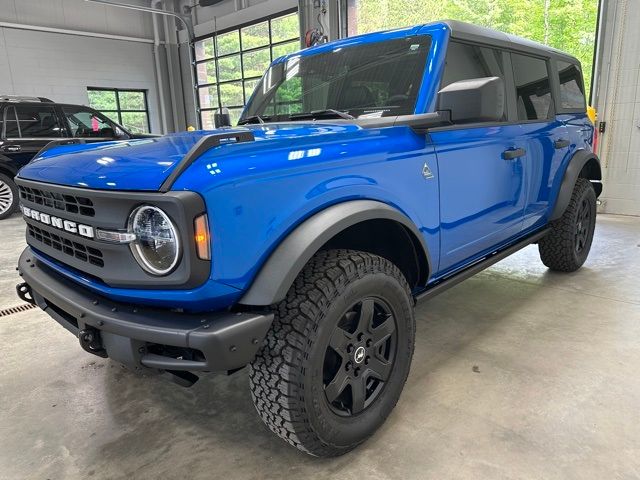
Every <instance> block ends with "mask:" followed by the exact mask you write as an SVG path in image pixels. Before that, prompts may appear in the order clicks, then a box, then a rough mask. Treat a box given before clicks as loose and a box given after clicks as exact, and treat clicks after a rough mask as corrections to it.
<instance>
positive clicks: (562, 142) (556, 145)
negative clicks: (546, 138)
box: [553, 138, 571, 149]
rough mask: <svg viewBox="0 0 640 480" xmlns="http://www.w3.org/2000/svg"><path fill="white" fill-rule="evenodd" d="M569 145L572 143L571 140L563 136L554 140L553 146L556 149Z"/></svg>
mask: <svg viewBox="0 0 640 480" xmlns="http://www.w3.org/2000/svg"><path fill="white" fill-rule="evenodd" d="M569 145H571V142H570V141H569V140H565V139H563V138H559V139H558V140H556V141H555V142H553V148H555V149H559V148H565V147H568V146H569Z"/></svg>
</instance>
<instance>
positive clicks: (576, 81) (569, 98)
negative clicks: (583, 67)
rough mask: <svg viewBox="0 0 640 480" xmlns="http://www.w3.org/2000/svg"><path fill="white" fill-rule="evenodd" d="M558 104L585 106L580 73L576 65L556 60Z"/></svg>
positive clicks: (563, 105) (563, 106) (574, 106)
mask: <svg viewBox="0 0 640 480" xmlns="http://www.w3.org/2000/svg"><path fill="white" fill-rule="evenodd" d="M558 74H559V76H560V105H561V106H562V108H581V109H584V108H585V99H584V85H583V84H582V73H581V72H580V69H579V68H578V66H577V65H574V64H572V63H568V62H558Z"/></svg>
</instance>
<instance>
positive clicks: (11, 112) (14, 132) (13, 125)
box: [5, 107, 20, 138]
mask: <svg viewBox="0 0 640 480" xmlns="http://www.w3.org/2000/svg"><path fill="white" fill-rule="evenodd" d="M5 122H6V124H7V130H6V131H5V138H20V127H19V126H18V121H17V119H16V108H15V107H8V108H7V110H6V111H5Z"/></svg>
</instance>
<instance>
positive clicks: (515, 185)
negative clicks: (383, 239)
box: [430, 42, 526, 273]
mask: <svg viewBox="0 0 640 480" xmlns="http://www.w3.org/2000/svg"><path fill="white" fill-rule="evenodd" d="M493 76H496V77H501V78H502V79H503V81H504V83H505V85H507V84H508V83H509V82H511V81H512V75H511V67H510V65H509V57H508V54H507V53H504V52H501V51H499V50H495V49H492V48H487V47H483V46H475V45H471V44H464V43H457V42H451V43H450V44H449V47H448V51H447V59H446V65H445V71H444V75H443V81H442V84H441V85H440V88H442V87H444V86H446V85H448V84H450V83H453V82H456V81H459V80H465V79H471V78H482V77H493ZM507 118H508V116H507V109H505V113H504V117H503V119H502V121H499V122H493V123H476V124H462V125H453V126H450V127H444V128H437V129H433V130H430V136H431V139H432V141H433V143H434V145H435V149H436V154H437V157H438V175H439V182H440V222H441V249H440V250H441V254H440V255H441V256H440V270H441V272H443V273H446V271H447V270H452V269H456V268H458V267H461V266H463V265H464V264H466V263H468V262H469V261H471V260H472V259H473V257H475V256H478V255H479V254H481V253H483V252H485V251H487V250H491V249H493V248H494V247H495V246H496V245H499V244H500V243H503V242H505V241H506V240H508V239H509V238H511V237H513V236H515V235H517V234H518V233H520V231H521V229H522V218H523V213H524V206H525V189H524V169H523V159H524V149H525V148H526V146H525V145H523V144H522V143H521V142H523V141H524V139H523V138H522V135H521V134H522V128H521V126H520V125H518V124H517V123H509V122H508V121H507ZM519 142H520V143H519ZM505 152H511V153H510V154H507V155H505Z"/></svg>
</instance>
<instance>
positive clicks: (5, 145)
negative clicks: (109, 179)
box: [0, 95, 147, 220]
mask: <svg viewBox="0 0 640 480" xmlns="http://www.w3.org/2000/svg"><path fill="white" fill-rule="evenodd" d="M146 136H147V135H134V134H132V133H130V132H128V131H127V130H126V129H125V128H124V127H122V126H121V125H118V124H117V123H115V122H113V121H112V120H110V119H108V118H107V117H105V116H104V115H102V114H101V113H100V112H97V111H96V110H94V109H92V108H89V107H83V106H80V105H68V104H59V103H54V102H52V101H51V100H49V99H48V98H43V97H20V96H10V95H0V220H2V219H4V218H7V217H8V216H10V215H11V214H12V213H13V212H15V211H16V210H17V208H18V191H17V188H16V185H15V182H14V180H13V179H14V177H15V175H16V173H17V172H18V170H20V168H22V167H23V166H25V165H26V164H27V163H29V162H30V161H31V159H32V158H33V157H34V156H35V155H36V154H37V153H38V152H39V151H40V150H41V149H42V148H43V147H45V146H46V145H47V144H48V143H49V142H52V141H60V140H63V139H66V138H68V139H82V140H83V141H86V142H101V141H107V140H126V139H131V138H142V137H146Z"/></svg>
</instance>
